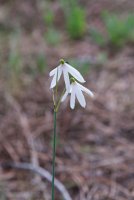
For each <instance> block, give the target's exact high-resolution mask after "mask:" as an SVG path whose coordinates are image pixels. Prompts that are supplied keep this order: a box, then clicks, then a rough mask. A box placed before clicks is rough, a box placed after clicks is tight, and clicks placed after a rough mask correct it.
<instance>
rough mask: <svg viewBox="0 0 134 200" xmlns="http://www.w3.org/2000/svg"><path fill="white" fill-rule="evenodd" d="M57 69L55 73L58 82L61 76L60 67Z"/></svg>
mask: <svg viewBox="0 0 134 200" xmlns="http://www.w3.org/2000/svg"><path fill="white" fill-rule="evenodd" d="M57 69H58V70H57V73H58V79H57V81H59V79H60V77H61V74H62V67H60V66H59V67H58V68H57Z"/></svg>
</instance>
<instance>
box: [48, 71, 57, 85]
mask: <svg viewBox="0 0 134 200" xmlns="http://www.w3.org/2000/svg"><path fill="white" fill-rule="evenodd" d="M56 79H57V76H56V74H55V75H54V76H53V79H52V82H51V85H50V88H54V87H55V86H56Z"/></svg>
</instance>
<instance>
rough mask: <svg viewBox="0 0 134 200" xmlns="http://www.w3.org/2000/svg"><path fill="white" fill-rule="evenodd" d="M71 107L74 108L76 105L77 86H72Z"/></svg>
mask: <svg viewBox="0 0 134 200" xmlns="http://www.w3.org/2000/svg"><path fill="white" fill-rule="evenodd" d="M70 107H71V108H72V109H74V107H75V88H74V86H72V91H71V97H70Z"/></svg>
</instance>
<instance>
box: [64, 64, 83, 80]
mask: <svg viewBox="0 0 134 200" xmlns="http://www.w3.org/2000/svg"><path fill="white" fill-rule="evenodd" d="M65 65H66V68H67V71H68V72H69V73H70V74H71V75H72V76H73V77H74V78H76V79H77V80H78V81H79V82H81V83H84V82H85V80H84V78H83V76H82V75H81V74H80V72H79V71H78V70H77V69H75V68H73V67H72V66H71V65H69V64H67V63H65Z"/></svg>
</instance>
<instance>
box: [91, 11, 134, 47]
mask: <svg viewBox="0 0 134 200" xmlns="http://www.w3.org/2000/svg"><path fill="white" fill-rule="evenodd" d="M102 20H103V22H104V26H105V28H106V36H104V35H103V34H102V33H101V32H100V31H99V30H98V29H97V28H95V27H94V28H91V29H90V34H91V36H92V38H93V39H94V41H95V42H96V43H97V44H98V45H100V46H106V45H108V44H109V45H111V46H113V47H116V48H118V47H123V45H125V44H126V43H127V42H134V14H132V13H130V14H128V15H127V16H124V17H121V16H118V15H117V14H110V13H108V12H103V13H102Z"/></svg>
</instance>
